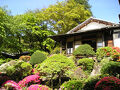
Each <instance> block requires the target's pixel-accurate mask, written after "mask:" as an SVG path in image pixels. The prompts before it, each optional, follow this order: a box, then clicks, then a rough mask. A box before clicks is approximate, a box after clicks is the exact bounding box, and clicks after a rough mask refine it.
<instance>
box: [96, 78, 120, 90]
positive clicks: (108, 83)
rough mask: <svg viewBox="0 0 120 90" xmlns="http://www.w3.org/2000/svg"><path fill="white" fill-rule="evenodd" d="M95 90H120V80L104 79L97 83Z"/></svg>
mask: <svg viewBox="0 0 120 90" xmlns="http://www.w3.org/2000/svg"><path fill="white" fill-rule="evenodd" d="M95 90H120V79H118V78H116V77H104V78H102V79H101V80H100V81H98V82H97V83H96V85H95Z"/></svg>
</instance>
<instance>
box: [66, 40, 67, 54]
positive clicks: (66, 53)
mask: <svg viewBox="0 0 120 90" xmlns="http://www.w3.org/2000/svg"><path fill="white" fill-rule="evenodd" d="M66 55H67V41H66Z"/></svg>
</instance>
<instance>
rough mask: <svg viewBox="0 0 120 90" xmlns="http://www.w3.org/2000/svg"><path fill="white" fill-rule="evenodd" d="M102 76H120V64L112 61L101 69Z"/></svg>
mask: <svg viewBox="0 0 120 90" xmlns="http://www.w3.org/2000/svg"><path fill="white" fill-rule="evenodd" d="M101 73H102V74H109V75H112V76H117V75H120V62H114V61H110V62H109V63H107V64H105V65H103V66H102V68H101Z"/></svg>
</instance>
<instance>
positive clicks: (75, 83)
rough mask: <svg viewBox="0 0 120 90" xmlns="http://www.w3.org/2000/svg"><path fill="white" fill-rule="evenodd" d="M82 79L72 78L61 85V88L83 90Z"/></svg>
mask: <svg viewBox="0 0 120 90" xmlns="http://www.w3.org/2000/svg"><path fill="white" fill-rule="evenodd" d="M82 85H83V83H82V81H79V80H70V81H68V82H65V83H63V84H62V85H61V87H60V88H61V90H82Z"/></svg>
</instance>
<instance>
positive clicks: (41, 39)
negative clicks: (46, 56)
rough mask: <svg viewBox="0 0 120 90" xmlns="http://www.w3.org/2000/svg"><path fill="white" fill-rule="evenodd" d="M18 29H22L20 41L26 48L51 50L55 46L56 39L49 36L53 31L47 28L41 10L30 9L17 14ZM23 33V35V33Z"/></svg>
mask: <svg viewBox="0 0 120 90" xmlns="http://www.w3.org/2000/svg"><path fill="white" fill-rule="evenodd" d="M15 19H16V22H19V21H21V22H19V23H18V26H19V28H18V30H20V31H19V32H20V34H19V35H18V37H20V43H21V44H22V45H23V46H24V48H26V49H35V50H37V49H40V50H44V51H47V50H49V51H50V50H51V49H52V48H53V47H54V41H53V40H52V39H51V38H48V36H49V35H52V34H53V32H51V31H50V30H48V29H47V23H46V22H45V19H44V16H43V15H42V13H41V12H39V13H37V12H35V11H28V12H26V13H25V14H23V15H18V16H16V18H15ZM21 34H22V35H21Z"/></svg>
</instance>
